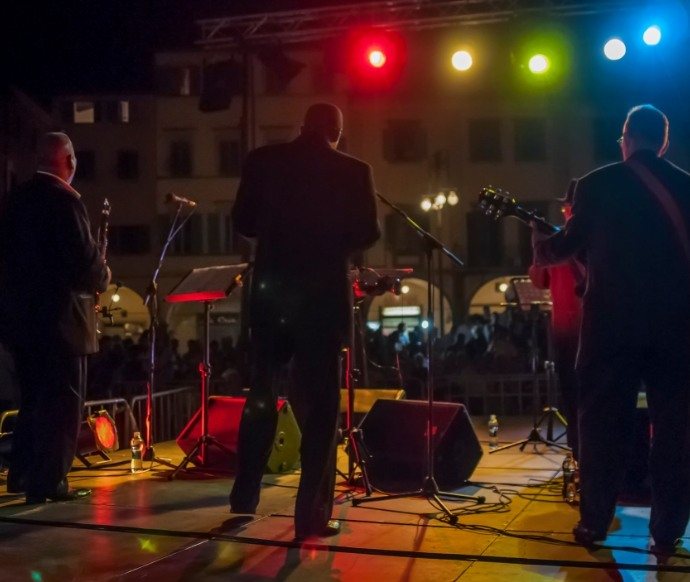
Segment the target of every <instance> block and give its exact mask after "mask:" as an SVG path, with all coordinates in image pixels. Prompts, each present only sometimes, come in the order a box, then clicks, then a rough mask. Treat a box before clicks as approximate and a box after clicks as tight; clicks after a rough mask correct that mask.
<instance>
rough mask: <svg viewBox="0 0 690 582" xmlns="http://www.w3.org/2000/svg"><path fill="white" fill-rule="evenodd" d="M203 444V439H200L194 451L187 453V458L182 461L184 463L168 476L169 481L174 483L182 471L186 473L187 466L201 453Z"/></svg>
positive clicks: (193, 448)
mask: <svg viewBox="0 0 690 582" xmlns="http://www.w3.org/2000/svg"><path fill="white" fill-rule="evenodd" d="M202 443H203V437H201V438H199V439H198V440H197V441H196V443H195V444H194V446H193V447H192V450H191V451H189V453H187V456H186V457H185V458H184V459H182V462H181V463H180V464H179V465H177V467H174V469H175V470H174V471H173V472H172V473H171V474H170V475H168V481H172V480H173V479H174V478H175V477H177V474H178V473H179V472H180V471H184V470H185V469H186V468H187V465H188V464H189V462H190V461H191V460H192V457H194V456H195V455H196V454H197V453H198V452H199V449H200V448H201V445H202Z"/></svg>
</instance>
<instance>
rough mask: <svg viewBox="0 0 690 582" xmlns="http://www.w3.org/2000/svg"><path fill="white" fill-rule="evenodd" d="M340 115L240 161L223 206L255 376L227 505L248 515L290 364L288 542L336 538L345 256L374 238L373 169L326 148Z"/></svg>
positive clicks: (308, 123)
mask: <svg viewBox="0 0 690 582" xmlns="http://www.w3.org/2000/svg"><path fill="white" fill-rule="evenodd" d="M342 129H343V116H342V113H341V112H340V110H339V109H338V108H337V107H335V106H334V105H330V104H327V103H320V104H316V105H313V106H311V107H310V108H309V110H308V111H307V113H306V115H305V119H304V125H303V127H302V132H301V135H300V136H299V137H298V138H297V139H295V140H294V141H292V142H290V143H286V144H278V145H270V146H266V147H262V148H259V149H257V150H255V151H253V152H251V153H250V154H249V156H248V157H247V160H246V163H245V166H244V169H243V173H242V180H241V183H240V187H239V189H238V191H237V197H236V200H235V206H234V208H233V222H234V226H235V228H236V230H237V231H238V232H239V233H241V234H242V235H244V236H246V237H250V238H255V239H256V240H257V243H258V246H257V250H256V260H255V267H254V276H253V283H252V290H251V294H252V295H251V307H250V327H251V337H252V344H253V355H254V358H253V378H252V385H251V390H250V393H249V397H248V398H247V402H246V404H245V407H244V412H243V415H242V421H241V425H240V434H239V452H238V456H239V459H238V472H237V478H236V480H235V484H234V486H233V489H232V493H231V494H230V506H231V510H232V511H233V512H235V513H255V512H256V508H257V505H258V503H259V488H260V485H261V476H262V474H263V471H264V468H265V467H266V462H267V460H268V457H269V454H270V451H271V446H272V443H273V438H274V434H275V430H276V422H277V413H276V394H275V391H274V389H273V382H272V381H273V378H274V375H275V373H276V372H277V371H278V370H279V369H280V368H281V367H282V366H283V365H285V364H286V363H287V362H288V361H290V360H291V359H292V360H293V370H294V379H295V381H294V393H291V394H290V400H291V402H292V404H293V406H294V407H295V412H296V413H297V418H298V421H299V422H300V428H301V431H302V444H301V463H302V474H301V477H300V484H299V489H298V491H297V501H296V506H295V538H296V539H298V540H300V539H304V538H307V537H310V536H323V535H331V534H334V533H337V531H338V527H339V526H338V524H337V522H334V521H333V520H331V519H330V518H331V511H332V509H333V490H334V486H335V455H336V444H337V443H336V429H337V421H338V413H339V390H338V383H339V382H338V380H339V379H338V355H339V352H340V348H341V345H342V343H343V339H344V336H345V333H346V330H347V328H348V322H349V318H350V316H351V305H350V288H349V280H348V270H349V257H350V256H351V255H352V254H353V253H357V252H360V251H362V250H364V249H366V248H368V247H370V246H371V245H372V244H374V242H375V241H376V240H377V239H378V238H379V226H378V221H377V218H376V202H375V195H374V182H373V177H372V171H371V167H370V166H369V165H368V164H366V163H364V162H362V161H360V160H357V159H355V158H353V157H351V156H348V155H345V154H343V153H341V152H339V151H337V150H336V147H337V144H338V141H339V139H340V136H341V134H342Z"/></svg>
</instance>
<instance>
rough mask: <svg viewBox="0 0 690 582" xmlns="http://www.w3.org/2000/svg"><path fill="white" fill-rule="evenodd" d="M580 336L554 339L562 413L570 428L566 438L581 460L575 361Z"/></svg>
mask: <svg viewBox="0 0 690 582" xmlns="http://www.w3.org/2000/svg"><path fill="white" fill-rule="evenodd" d="M577 344H578V336H577V335H576V334H575V335H562V336H559V335H556V334H554V338H553V351H554V362H555V364H556V374H557V375H558V387H559V389H560V400H561V412H563V414H564V416H565V419H566V421H567V422H568V426H567V427H566V437H567V440H568V446H569V447H570V448H571V449H572V451H573V457H575V459H576V460H577V459H578V458H579V451H578V444H579V437H578V434H577V432H578V431H577V426H578V421H577V399H578V388H577V385H578V380H577V374H576V373H575V359H576V357H577Z"/></svg>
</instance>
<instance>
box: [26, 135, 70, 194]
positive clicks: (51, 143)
mask: <svg viewBox="0 0 690 582" xmlns="http://www.w3.org/2000/svg"><path fill="white" fill-rule="evenodd" d="M36 154H37V157H38V169H39V170H43V171H44V172H50V173H51V174H55V175H56V176H59V177H60V178H62V179H63V180H64V181H65V182H68V183H69V182H71V181H72V178H74V172H75V170H76V168H77V160H76V158H75V156H74V147H73V146H72V142H71V141H70V139H69V137H67V134H65V133H62V132H58V131H55V132H50V133H46V134H43V135H42V136H41V137H40V138H39V140H38V145H37V152H36Z"/></svg>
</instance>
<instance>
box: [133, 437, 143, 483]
mask: <svg viewBox="0 0 690 582" xmlns="http://www.w3.org/2000/svg"><path fill="white" fill-rule="evenodd" d="M129 444H130V446H131V447H132V463H131V465H130V466H131V470H132V473H141V472H142V471H143V470H144V462H143V455H144V441H143V440H142V439H141V433H140V432H135V433H134V436H133V437H132V440H131V441H130V443H129Z"/></svg>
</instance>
